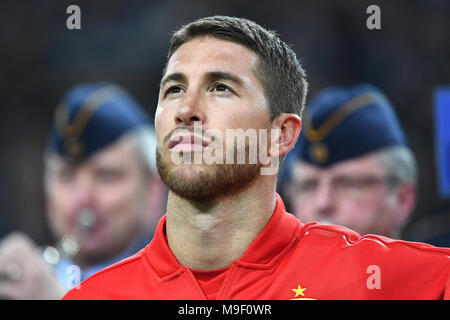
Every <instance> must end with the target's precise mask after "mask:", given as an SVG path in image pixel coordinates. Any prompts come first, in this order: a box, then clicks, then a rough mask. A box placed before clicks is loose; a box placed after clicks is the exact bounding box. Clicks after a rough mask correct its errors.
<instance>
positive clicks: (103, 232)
mask: <svg viewBox="0 0 450 320" xmlns="http://www.w3.org/2000/svg"><path fill="white" fill-rule="evenodd" d="M155 150H156V136H155V133H154V129H153V126H152V125H151V124H150V121H149V118H148V116H147V114H146V113H145V112H144V110H143V109H142V108H141V107H140V106H139V105H138V103H137V102H136V101H135V100H134V99H133V98H132V97H131V96H130V95H129V94H128V93H127V92H125V90H123V89H122V88H121V87H119V86H117V85H115V84H111V83H106V82H105V83H92V84H91V83H88V84H82V85H79V86H76V87H74V88H72V89H71V90H70V91H69V92H68V93H67V94H66V96H65V97H64V99H63V100H62V102H61V103H60V104H59V106H58V107H57V109H56V112H55V118H54V124H53V126H52V129H51V133H50V137H49V140H48V143H47V149H46V151H45V155H44V163H45V174H44V188H45V196H46V204H47V213H48V215H47V216H48V223H49V225H50V227H51V230H52V231H53V233H54V236H55V238H56V239H57V240H58V242H57V245H56V246H55V247H47V248H46V249H45V250H42V249H41V248H38V247H37V246H36V245H35V244H34V243H33V241H32V240H31V239H29V238H28V237H27V236H26V235H24V234H21V233H13V234H11V235H9V236H8V237H6V238H5V239H3V241H2V242H1V243H0V296H1V297H3V298H6V299H59V298H61V297H62V296H63V295H64V293H65V292H66V291H67V290H68V289H71V288H72V287H74V286H76V285H78V283H79V282H80V281H82V280H84V279H85V278H87V277H89V276H90V275H92V274H93V273H95V272H97V271H99V270H101V269H103V268H104V267H106V266H108V265H110V264H113V263H115V262H117V261H120V260H122V259H124V258H126V257H127V256H129V255H132V254H134V253H136V252H137V251H139V250H140V249H142V248H143V247H144V246H145V245H146V244H147V243H148V242H149V241H150V240H151V238H152V236H153V231H154V228H155V225H156V223H157V221H158V220H159V218H160V217H161V213H162V212H164V206H165V200H164V198H165V196H166V188H165V186H164V185H163V183H162V182H161V180H160V178H159V176H158V174H157V170H156V163H155Z"/></svg>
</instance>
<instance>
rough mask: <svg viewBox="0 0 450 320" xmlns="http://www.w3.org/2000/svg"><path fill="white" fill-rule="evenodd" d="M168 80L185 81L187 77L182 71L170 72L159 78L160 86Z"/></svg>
mask: <svg viewBox="0 0 450 320" xmlns="http://www.w3.org/2000/svg"><path fill="white" fill-rule="evenodd" d="M169 81H179V82H187V79H186V76H185V75H184V74H183V73H180V72H175V73H171V74H169V75H167V76H165V77H164V78H163V79H162V80H161V84H160V87H161V88H162V87H163V86H164V85H165V84H166V83H167V82H169Z"/></svg>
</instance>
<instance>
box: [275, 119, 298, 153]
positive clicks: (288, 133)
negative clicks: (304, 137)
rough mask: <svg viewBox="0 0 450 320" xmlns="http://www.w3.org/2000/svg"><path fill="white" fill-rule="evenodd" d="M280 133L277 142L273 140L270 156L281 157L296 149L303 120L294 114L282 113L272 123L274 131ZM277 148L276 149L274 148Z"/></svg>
mask: <svg viewBox="0 0 450 320" xmlns="http://www.w3.org/2000/svg"><path fill="white" fill-rule="evenodd" d="M273 129H275V130H277V131H278V135H277V136H276V139H275V141H274V140H272V143H274V144H275V145H271V146H272V148H271V151H270V156H272V157H279V156H282V155H285V154H286V153H288V152H289V151H290V150H291V149H292V148H294V146H295V143H296V142H297V139H298V136H299V135H300V131H301V129H302V120H301V119H300V117H299V116H298V115H296V114H294V113H282V114H280V115H279V116H277V117H276V118H275V119H274V120H273V121H272V130H273ZM273 147H275V148H273Z"/></svg>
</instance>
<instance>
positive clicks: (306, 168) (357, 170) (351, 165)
mask: <svg viewBox="0 0 450 320" xmlns="http://www.w3.org/2000/svg"><path fill="white" fill-rule="evenodd" d="M296 167H297V174H298V175H300V176H305V177H306V176H316V177H320V176H335V175H346V174H348V175H352V176H354V175H358V174H366V173H378V172H381V171H382V167H381V164H380V161H379V159H378V157H376V156H375V155H366V156H362V157H357V158H353V159H349V160H346V161H341V162H338V163H336V164H334V165H332V166H329V167H325V168H322V167H319V166H315V165H312V164H310V163H307V162H304V161H298V162H297V163H296Z"/></svg>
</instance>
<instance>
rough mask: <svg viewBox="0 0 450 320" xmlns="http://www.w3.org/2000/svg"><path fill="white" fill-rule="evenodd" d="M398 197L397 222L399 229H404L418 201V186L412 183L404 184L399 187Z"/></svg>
mask: <svg viewBox="0 0 450 320" xmlns="http://www.w3.org/2000/svg"><path fill="white" fill-rule="evenodd" d="M396 196H397V205H398V212H397V217H396V218H397V219H396V220H397V221H396V222H397V224H398V227H399V228H402V227H403V226H404V225H405V224H406V222H407V221H408V219H409V217H410V215H411V213H412V212H413V210H414V208H415V205H416V201H417V189H416V186H415V185H413V184H411V183H402V184H400V185H399V186H398V187H397V191H396Z"/></svg>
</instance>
